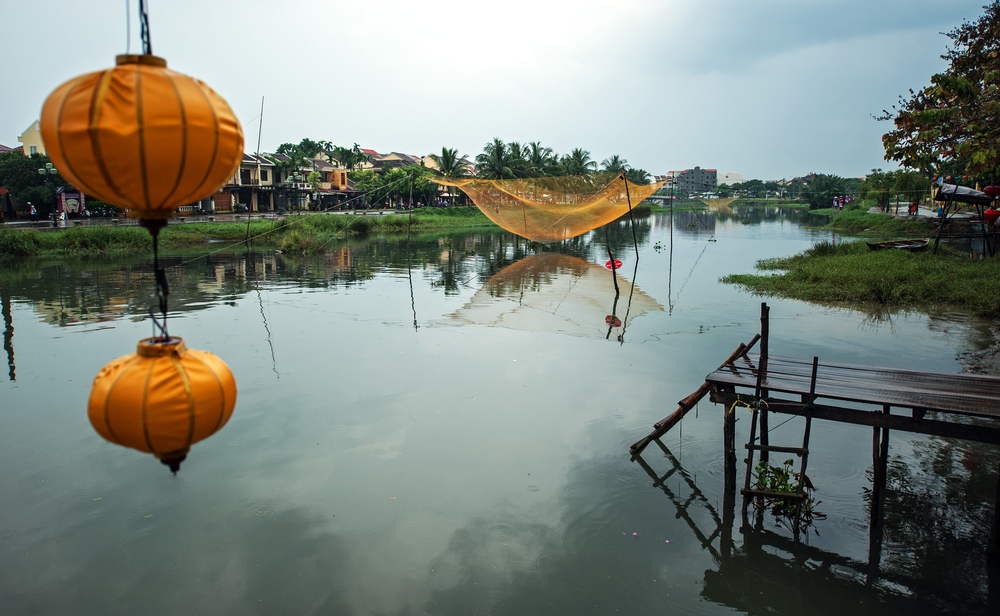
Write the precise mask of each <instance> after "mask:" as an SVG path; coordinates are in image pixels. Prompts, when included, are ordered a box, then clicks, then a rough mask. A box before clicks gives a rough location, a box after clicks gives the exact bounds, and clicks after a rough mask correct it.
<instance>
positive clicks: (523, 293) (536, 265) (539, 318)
mask: <svg viewBox="0 0 1000 616" xmlns="http://www.w3.org/2000/svg"><path fill="white" fill-rule="evenodd" d="M620 271H621V270H619V272H620ZM614 275H615V274H612V272H611V271H610V270H608V269H606V268H605V267H604V266H601V265H597V264H596V263H589V262H587V261H585V260H583V259H580V258H578V257H573V256H569V255H563V254H554V253H541V254H535V255H531V256H528V257H525V258H524V259H521V260H519V261H517V262H515V263H513V264H511V265H508V266H507V267H505V268H503V269H502V270H500V271H499V272H497V273H496V274H494V275H493V276H492V277H491V278H490V279H489V280H487V281H486V283H485V284H484V285H483V286H482V288H480V289H479V290H478V291H477V292H476V293H475V294H474V295H473V297H472V299H470V300H469V302H468V303H467V304H466V305H465V306H463V307H462V308H460V309H459V310H458V311H456V312H455V313H453V314H451V315H449V316H450V317H451V318H452V319H454V320H455V321H457V322H459V323H462V324H476V325H485V326H488V327H505V328H509V329H516V330H523V331H542V332H552V333H560V334H568V335H572V336H586V337H590V336H600V337H603V338H606V339H610V338H611V337H612V335H613V336H614V339H615V340H618V341H620V340H621V338H622V336H623V334H624V331H625V328H627V327H628V325H629V323H630V322H631V321H632V320H634V319H635V318H636V317H638V316H639V315H641V314H643V313H645V312H649V311H656V310H658V311H661V312H662V311H663V306H661V305H660V304H659V303H658V302H657V301H656V300H655V299H653V298H652V297H650V296H648V295H647V294H645V293H643V292H642V291H641V290H639V288H638V286H635V285H633V284H632V283H631V282H629V281H628V280H626V279H625V278H624V277H622V276H621V275H620V274H619V275H617V281H618V286H619V288H620V289H621V296H620V298H619V297H618V296H616V294H615V286H614V281H613V279H612V276H614ZM629 299H630V301H626V300H629ZM619 300H620V301H619ZM626 306H627V307H628V310H625V309H624V308H625V307H626ZM619 313H622V314H619Z"/></svg>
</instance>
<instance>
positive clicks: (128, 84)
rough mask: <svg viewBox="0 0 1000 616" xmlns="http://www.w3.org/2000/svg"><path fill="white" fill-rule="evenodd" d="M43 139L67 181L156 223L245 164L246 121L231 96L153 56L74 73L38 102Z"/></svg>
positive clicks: (216, 186) (206, 193) (156, 225)
mask: <svg viewBox="0 0 1000 616" xmlns="http://www.w3.org/2000/svg"><path fill="white" fill-rule="evenodd" d="M41 131H42V141H44V143H45V149H46V151H47V152H48V155H49V156H50V157H51V158H52V162H53V163H55V166H56V168H58V169H59V172H60V173H61V174H62V176H63V177H64V178H66V180H68V181H69V182H70V183H72V184H73V185H74V186H76V187H77V188H79V189H81V190H83V191H84V192H85V193H87V194H88V195H93V196H94V197H97V198H98V199H100V200H102V201H106V202H108V203H113V204H115V205H118V206H120V207H123V208H125V209H127V210H128V211H129V212H130V213H131V215H132V216H135V217H136V218H139V219H142V220H144V221H150V223H152V224H146V226H148V227H150V231H152V232H153V233H154V234H155V233H156V230H158V228H159V227H161V226H163V224H164V222H153V221H165V220H166V219H168V218H170V217H171V216H172V215H173V213H174V210H175V209H177V208H178V207H180V206H182V205H186V204H189V203H193V202H195V201H198V200H200V199H204V198H205V197H208V196H209V195H212V194H213V193H215V192H217V191H218V190H219V188H221V187H222V186H223V185H224V184H225V183H226V182H227V180H228V179H229V178H231V177H233V174H235V173H236V170H237V168H239V165H240V161H241V160H242V157H243V129H242V128H241V127H240V123H239V121H238V120H237V118H236V115H235V114H234V113H233V110H232V109H230V107H229V105H228V104H227V103H226V101H225V100H224V99H223V98H222V97H221V96H219V95H218V94H216V93H215V92H214V91H213V90H212V89H211V88H209V87H208V86H207V85H205V84H204V83H202V82H201V81H199V80H197V79H194V78H192V77H188V76H186V75H183V74H181V73H178V72H175V71H172V70H170V69H168V68H167V62H166V60H164V59H163V58H159V57H157V56H154V55H151V54H143V55H121V56H118V58H117V65H116V66H115V67H114V68H110V69H107V70H104V71H98V72H96V73H90V74H87V75H82V76H80V77H77V78H75V79H71V80H69V81H67V82H66V83H64V84H63V85H61V86H59V87H58V88H56V90H55V91H54V92H53V93H52V94H50V95H49V98H48V100H46V101H45V105H44V106H43V107H42V118H41Z"/></svg>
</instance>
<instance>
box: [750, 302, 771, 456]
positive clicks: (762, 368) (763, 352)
mask: <svg viewBox="0 0 1000 616" xmlns="http://www.w3.org/2000/svg"><path fill="white" fill-rule="evenodd" d="M770 312H771V309H770V308H769V307H768V306H767V303H766V302H761V304H760V361H759V362H758V364H757V388H756V391H755V392H754V393H755V397H756V398H757V400H758V402H759V401H760V400H762V399H763V398H766V397H767V390H766V389H764V387H763V385H764V382H765V381H766V380H767V339H768V333H769V330H770V327H769V324H768V321H769V318H768V315H769V314H770ZM769 444H770V443H769V439H768V434H767V407H766V406H761V407H760V445H761V447H767V446H768V445H769ZM760 460H761V462H765V463H766V462H768V455H767V449H761V450H760Z"/></svg>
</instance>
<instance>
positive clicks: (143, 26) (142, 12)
mask: <svg viewBox="0 0 1000 616" xmlns="http://www.w3.org/2000/svg"><path fill="white" fill-rule="evenodd" d="M139 27H140V32H141V36H142V53H143V54H145V55H151V54H152V53H153V42H152V41H151V40H150V37H149V12H148V11H147V10H146V0H139Z"/></svg>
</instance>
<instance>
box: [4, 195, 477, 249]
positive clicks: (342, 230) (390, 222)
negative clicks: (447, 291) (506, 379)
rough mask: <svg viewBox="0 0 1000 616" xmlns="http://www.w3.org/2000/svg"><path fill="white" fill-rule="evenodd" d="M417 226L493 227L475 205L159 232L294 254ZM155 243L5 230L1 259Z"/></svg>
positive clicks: (100, 234) (125, 234) (164, 241)
mask: <svg viewBox="0 0 1000 616" xmlns="http://www.w3.org/2000/svg"><path fill="white" fill-rule="evenodd" d="M411 224H412V227H413V228H414V229H420V230H429V229H442V228H472V227H494V226H495V225H494V224H493V222H492V221H490V219H489V218H487V217H486V216H485V215H483V213H482V212H480V211H479V208H476V207H472V206H470V207H453V208H422V209H419V210H416V211H415V212H414V213H413V217H412V221H411V220H410V217H409V216H407V215H405V214H384V215H351V214H307V215H301V216H288V217H285V218H283V219H280V220H262V219H257V220H251V221H250V224H249V226H248V225H247V223H246V221H235V222H199V223H185V224H171V225H168V226H167V227H165V228H164V229H163V230H162V231H161V232H160V246H161V247H163V248H180V247H190V246H197V245H206V244H210V243H219V242H241V241H244V240H246V239H247V238H248V237H249V238H250V239H251V240H252V241H254V242H255V243H257V244H261V245H266V246H269V247H273V248H276V249H279V250H285V251H289V252H306V253H308V252H315V251H319V250H322V248H323V246H324V245H326V244H327V243H328V242H329V241H330V240H332V239H334V238H339V237H347V236H364V235H368V234H371V233H405V232H406V230H407V227H408V226H409V225H411ZM152 247H153V242H152V239H151V237H150V235H149V233H148V232H147V231H146V230H145V229H143V228H141V227H138V226H133V225H129V226H110V225H107V226H105V225H100V226H97V225H95V226H85V227H68V228H65V229H58V230H53V231H36V230H34V229H0V259H2V258H7V259H10V258H22V257H32V256H37V255H41V254H66V255H76V256H89V255H98V254H121V253H130V252H142V251H147V250H151V249H152Z"/></svg>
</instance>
